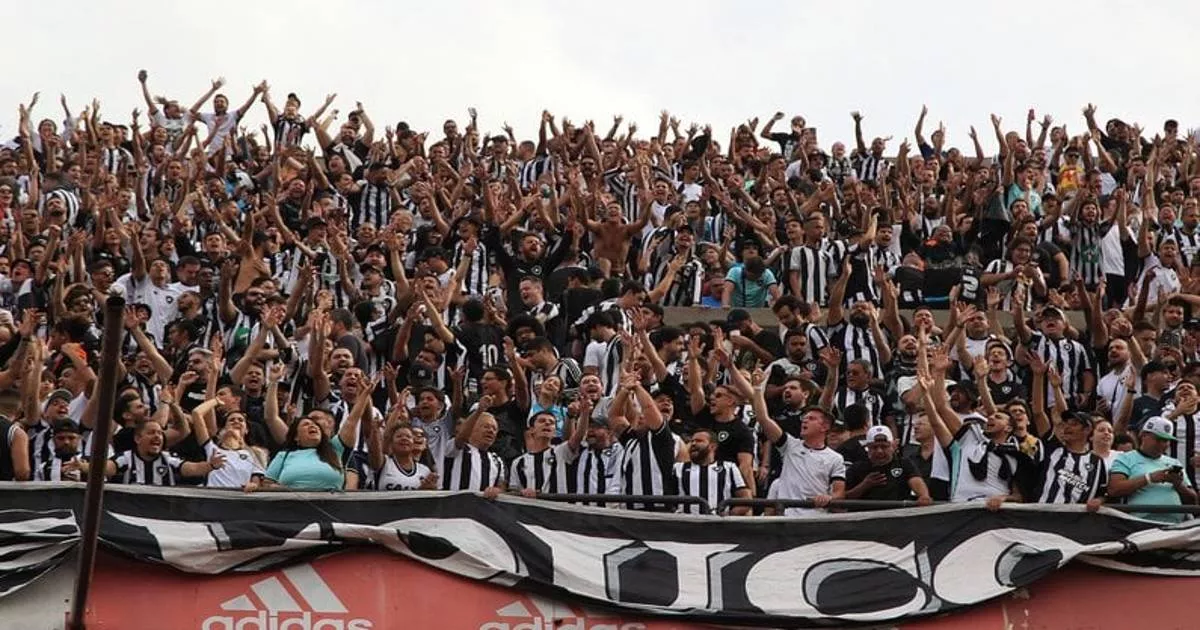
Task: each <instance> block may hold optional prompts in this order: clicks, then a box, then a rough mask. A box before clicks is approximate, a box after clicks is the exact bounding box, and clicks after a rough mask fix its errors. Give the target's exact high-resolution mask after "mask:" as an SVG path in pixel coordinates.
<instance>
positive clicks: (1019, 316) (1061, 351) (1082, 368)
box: [1013, 300, 1096, 409]
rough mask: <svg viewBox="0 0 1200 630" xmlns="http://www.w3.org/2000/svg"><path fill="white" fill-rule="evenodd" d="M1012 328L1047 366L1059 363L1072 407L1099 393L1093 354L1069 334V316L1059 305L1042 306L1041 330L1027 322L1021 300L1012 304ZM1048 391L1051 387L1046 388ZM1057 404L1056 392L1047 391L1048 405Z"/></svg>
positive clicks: (1084, 403) (1064, 388)
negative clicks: (1055, 400) (1034, 328)
mask: <svg viewBox="0 0 1200 630" xmlns="http://www.w3.org/2000/svg"><path fill="white" fill-rule="evenodd" d="M1013 327H1014V328H1015V329H1016V331H1017V337H1018V338H1019V339H1020V340H1021V343H1023V344H1026V345H1027V346H1028V347H1029V350H1030V352H1032V353H1034V354H1036V355H1038V356H1039V357H1041V359H1042V360H1043V361H1045V362H1046V363H1047V364H1048V365H1056V366H1059V370H1060V372H1059V373H1060V374H1061V375H1062V389H1063V393H1064V394H1066V396H1067V402H1068V405H1069V406H1087V405H1088V404H1090V400H1091V398H1092V395H1093V394H1095V393H1096V372H1095V369H1094V368H1093V366H1092V358H1091V354H1089V353H1088V351H1087V348H1084V346H1083V344H1081V343H1079V342H1078V341H1075V340H1074V339H1071V338H1069V337H1067V336H1066V332H1067V320H1066V316H1065V315H1064V314H1063V312H1062V311H1061V310H1059V308H1058V307H1057V306H1047V307H1045V308H1043V309H1042V313H1041V321H1040V323H1039V324H1038V328H1039V329H1038V330H1037V331H1032V330H1030V329H1029V326H1028V325H1027V324H1026V323H1025V308H1024V306H1023V305H1022V304H1020V303H1019V300H1017V301H1016V303H1014V304H1013ZM1047 389H1048V390H1049V389H1050V388H1047ZM1053 406H1054V392H1053V391H1047V392H1046V408H1047V409H1050V408H1051V407H1053Z"/></svg>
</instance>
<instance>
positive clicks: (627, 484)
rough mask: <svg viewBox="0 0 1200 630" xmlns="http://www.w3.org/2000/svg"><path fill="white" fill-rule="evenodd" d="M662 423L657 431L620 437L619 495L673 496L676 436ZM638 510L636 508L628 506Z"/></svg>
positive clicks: (632, 432)
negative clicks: (621, 452)
mask: <svg viewBox="0 0 1200 630" xmlns="http://www.w3.org/2000/svg"><path fill="white" fill-rule="evenodd" d="M668 424H669V423H667V422H664V423H663V425H662V426H661V427H659V428H658V430H657V431H644V432H642V433H637V432H635V431H633V430H632V429H630V430H627V431H626V432H625V434H624V435H622V436H621V444H622V445H624V447H625V453H624V456H623V458H622V461H621V493H622V494H627V495H638V494H640V495H653V496H669V495H673V494H675V489H674V481H675V479H674V476H673V474H672V469H671V465H672V464H673V463H674V462H675V449H676V444H675V439H676V438H675V434H674V433H672V432H671V428H670V426H668ZM630 507H631V508H633V509H638V508H639V507H640V505H639V504H631V505H630Z"/></svg>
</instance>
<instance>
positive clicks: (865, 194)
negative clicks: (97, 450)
mask: <svg viewBox="0 0 1200 630" xmlns="http://www.w3.org/2000/svg"><path fill="white" fill-rule="evenodd" d="M138 80H139V82H140V86H141V90H142V94H143V95H144V97H145V105H146V109H145V112H144V113H143V112H142V111H139V110H134V111H133V112H132V114H131V115H130V116H128V117H125V116H118V115H116V114H110V113H108V112H105V114H103V115H102V113H101V105H100V103H98V102H96V101H93V102H92V103H91V104H90V105H89V106H87V107H84V108H83V110H82V111H77V110H72V109H71V108H70V107H69V106H68V102H67V100H66V99H65V97H64V99H63V100H62V103H61V105H62V109H63V116H64V118H63V120H62V121H61V123H60V122H56V121H55V120H54V119H52V118H39V117H38V116H39V114H38V113H37V112H38V105H39V102H38V101H39V99H38V97H37V95H34V97H33V99H32V101H31V102H29V103H27V104H22V105H20V108H19V115H20V134H19V136H18V137H16V138H12V139H11V141H9V142H7V143H6V144H5V145H4V146H3V148H0V218H2V222H0V306H2V310H0V361H2V365H3V366H4V368H5V369H4V370H3V372H0V412H2V413H3V417H0V479H4V480H13V479H16V480H27V479H34V480H46V481H61V480H79V479H81V478H82V477H83V476H84V475H85V474H86V473H87V472H88V471H89V469H90V467H91V466H94V465H99V464H100V463H99V462H95V461H90V460H89V459H88V457H87V454H88V453H89V452H90V444H91V443H92V442H93V441H94V440H106V441H108V442H109V450H110V453H111V457H110V458H109V459H107V460H106V461H104V462H103V466H104V468H105V474H106V475H107V476H108V477H109V479H110V480H111V481H113V482H118V483H136V484H154V485H175V484H198V485H207V486H209V487H221V488H242V489H244V490H245V491H247V492H254V491H261V490H267V489H272V488H276V489H277V488H283V489H299V490H340V489H346V490H359V491H369V490H381V491H391V490H421V489H446V490H473V491H481V492H485V493H486V494H488V495H491V496H495V495H496V494H497V493H499V492H502V491H504V490H505V489H509V490H519V491H520V492H522V493H524V494H526V495H528V496H536V495H537V494H539V493H567V492H575V493H583V494H594V495H598V494H604V495H610V496H612V497H613V499H614V500H612V501H607V502H602V501H600V500H599V499H597V500H596V501H588V502H589V503H602V504H604V505H607V506H611V507H623V508H631V509H647V510H676V509H681V510H685V511H695V510H696V509H698V508H697V507H696V506H690V507H686V508H681V507H678V506H675V505H671V504H656V503H653V502H652V501H649V500H648V499H646V498H644V497H643V498H641V499H640V500H639V501H634V500H633V499H630V500H626V501H621V500H616V499H617V498H618V497H620V496H621V495H626V496H629V495H655V496H670V495H676V494H678V495H687V496H693V497H700V498H703V499H705V500H707V501H708V502H709V503H710V504H714V505H715V504H716V503H719V502H721V501H723V500H725V499H728V498H733V497H752V496H761V497H769V498H773V499H810V500H811V501H812V502H813V505H814V507H812V508H807V507H805V508H801V507H788V508H787V509H786V512H787V513H788V514H807V513H813V512H817V511H821V509H822V508H824V507H826V506H828V505H829V504H830V501H831V500H834V499H843V498H847V499H867V500H875V499H891V500H916V501H917V502H919V503H921V504H927V503H929V502H931V501H934V500H949V501H970V500H976V499H978V500H983V501H986V502H987V503H988V505H989V507H992V508H996V507H998V506H999V505H1000V504H1001V503H1002V502H1004V501H1027V502H1035V501H1041V502H1047V503H1087V504H1089V506H1091V507H1093V508H1094V507H1096V506H1098V505H1099V504H1101V503H1102V502H1104V501H1109V502H1115V501H1122V500H1124V501H1128V502H1131V503H1155V504H1171V503H1176V504H1177V503H1181V502H1187V503H1194V502H1195V501H1196V493H1195V492H1194V490H1193V488H1194V486H1195V482H1196V470H1197V466H1198V465H1200V453H1197V446H1198V445H1200V431H1198V430H1197V426H1198V421H1200V419H1198V417H1197V411H1198V403H1200V396H1198V395H1197V385H1196V384H1197V383H1198V382H1200V381H1198V380H1197V379H1198V377H1200V355H1198V353H1197V348H1198V342H1200V320H1198V319H1194V318H1193V315H1192V313H1193V310H1194V308H1195V305H1196V304H1197V303H1198V302H1200V297H1197V295H1196V294H1197V291H1196V289H1197V288H1198V286H1200V232H1198V231H1197V223H1198V222H1200V208H1198V207H1197V200H1198V198H1200V170H1198V169H1197V166H1196V140H1197V135H1196V134H1195V133H1192V132H1188V133H1186V134H1181V133H1180V130H1179V129H1178V125H1177V123H1175V122H1174V121H1167V122H1166V124H1165V126H1164V128H1163V130H1162V132H1160V133H1155V134H1154V135H1153V136H1152V137H1147V134H1146V133H1144V130H1143V129H1142V128H1140V127H1139V126H1137V125H1130V124H1127V123H1125V122H1123V121H1121V120H1119V119H1116V118H1113V119H1110V120H1108V121H1107V122H1106V123H1105V124H1104V127H1103V128H1101V126H1100V125H1099V123H1098V122H1097V120H1096V111H1097V109H1096V107H1094V106H1092V105H1088V106H1087V107H1086V108H1085V109H1084V110H1083V117H1082V118H1083V123H1084V125H1083V131H1082V132H1081V133H1079V134H1078V135H1071V134H1069V133H1068V132H1067V126H1066V125H1065V124H1063V125H1061V126H1054V122H1053V120H1052V119H1051V118H1050V117H1049V116H1045V117H1043V118H1041V119H1039V118H1038V117H1037V116H1036V115H1035V112H1034V111H1033V110H1030V112H1029V116H1028V119H1027V120H1026V121H1025V130H1024V135H1022V134H1021V133H1019V132H1017V131H1005V127H1004V125H1003V122H1002V121H1001V119H1000V118H998V117H996V116H994V115H993V116H992V117H991V124H992V130H993V131H994V134H995V137H996V141H997V143H998V145H999V150H998V153H997V154H996V155H994V156H991V157H989V156H987V155H985V152H984V150H983V148H982V146H981V139H980V138H979V136H978V135H977V134H976V132H975V129H974V128H972V129H971V130H970V136H969V137H970V140H971V149H970V150H969V151H967V152H964V151H961V150H960V149H958V148H955V147H949V146H947V135H948V134H947V131H946V130H945V129H944V128H943V127H942V126H941V125H939V127H938V128H937V129H936V130H935V131H933V132H932V133H931V134H930V135H929V138H928V141H927V140H926V137H925V136H924V128H925V119H926V111H925V110H924V109H922V110H921V112H920V116H919V118H918V119H917V123H916V129H915V130H914V137H915V144H910V143H909V142H908V141H907V140H905V141H904V142H901V143H899V145H898V147H896V148H895V149H889V147H888V144H889V142H891V138H890V137H886V138H885V137H876V138H873V139H872V140H871V141H870V142H869V143H868V142H867V141H866V136H864V121H865V120H866V119H865V118H864V116H862V115H861V114H859V113H858V112H853V113H852V114H851V116H850V120H848V121H847V122H848V123H850V122H852V123H853V132H854V143H853V145H851V146H850V148H849V149H848V148H847V145H846V144H844V143H842V142H833V143H832V144H828V143H824V144H823V143H822V141H821V140H820V139H818V137H817V133H816V130H815V129H812V128H809V127H807V126H806V122H805V120H804V118H803V117H802V116H792V117H791V118H790V119H787V116H786V115H785V114H784V113H782V112H780V113H776V114H774V115H773V116H772V117H770V118H769V119H768V120H767V121H766V123H765V124H761V125H760V124H759V119H758V118H754V119H751V120H749V121H747V122H746V123H745V124H741V125H738V126H737V127H735V128H733V129H731V130H730V134H729V137H728V138H727V139H725V138H718V137H717V136H716V135H715V133H714V130H712V129H711V128H710V127H707V126H706V127H700V126H698V125H695V124H693V125H690V126H687V127H686V128H685V127H683V126H682V123H681V122H680V121H679V120H677V119H675V118H673V117H671V116H670V115H669V113H668V112H666V111H664V112H663V113H662V116H661V118H660V120H659V124H658V127H657V130H656V131H655V133H654V135H651V136H648V137H639V136H638V135H637V132H638V128H637V126H636V125H635V124H633V123H630V124H628V125H627V126H625V125H623V120H622V118H621V117H620V116H617V117H615V118H614V119H613V122H612V126H611V128H610V129H608V130H607V132H604V131H603V130H602V129H599V128H597V126H596V125H595V124H594V123H593V122H591V121H586V122H582V123H580V124H574V123H572V122H571V121H569V120H567V119H565V118H561V117H556V116H555V115H554V114H552V113H550V112H548V111H544V112H542V113H541V119H540V122H539V127H538V135H537V138H536V140H519V139H518V138H517V137H516V136H515V135H514V133H513V130H512V129H511V128H510V127H509V126H508V125H507V124H505V125H504V127H503V128H504V133H503V134H500V135H495V136H490V137H489V136H486V135H481V132H480V125H479V123H478V117H477V113H476V111H475V110H474V109H471V110H469V118H468V119H467V120H466V121H465V125H463V126H461V127H460V125H459V123H458V122H456V121H455V120H446V122H445V123H444V125H443V127H442V129H441V133H440V136H439V135H438V134H436V133H435V134H430V133H429V132H425V131H418V130H415V129H412V128H411V127H410V126H409V125H408V124H407V123H405V122H397V123H396V124H395V125H387V126H385V128H384V131H383V134H382V135H381V134H379V133H378V130H377V128H376V126H375V122H374V121H373V119H372V116H370V115H369V114H368V113H367V110H366V109H365V108H364V107H363V105H362V104H361V103H358V104H356V105H355V107H354V108H353V110H352V111H350V112H349V113H348V114H347V115H346V116H345V119H344V120H341V117H340V115H339V112H338V111H337V110H336V109H333V108H334V106H335V103H336V100H337V99H336V98H335V96H334V95H331V96H329V97H327V98H325V99H324V101H323V102H322V103H321V104H320V105H319V106H318V107H316V108H315V111H312V113H311V114H310V115H308V116H305V115H304V114H302V113H301V111H302V110H304V105H303V104H302V102H301V100H300V98H299V97H298V96H297V95H296V94H288V95H287V96H286V98H285V100H283V102H282V103H279V102H278V101H277V100H276V99H275V97H274V93H273V92H272V89H271V86H269V85H268V84H267V83H266V82H263V83H261V84H259V85H256V86H253V87H251V88H249V92H250V94H249V96H248V97H247V98H246V100H245V101H244V102H243V103H242V104H241V105H240V106H239V107H237V108H236V109H231V103H230V101H229V99H228V98H227V97H226V96H225V95H224V94H221V93H219V92H220V90H221V89H222V87H223V82H222V81H221V80H216V81H213V82H212V85H211V88H210V89H209V90H207V91H206V92H205V93H204V94H203V95H201V96H200V97H199V98H198V99H197V100H196V101H195V103H194V104H192V105H191V106H190V107H184V106H183V105H181V104H180V103H179V102H178V101H175V100H173V99H169V98H162V97H155V96H152V92H151V91H150V89H149V87H148V77H147V75H146V73H145V72H144V71H143V72H141V73H140V74H139V75H138ZM210 101H211V102H210ZM260 104H261V106H262V107H264V108H265V110H266V113H267V115H268V119H269V121H270V124H269V125H264V126H263V127H262V128H261V130H259V131H254V130H249V129H247V128H246V127H245V126H244V124H243V123H244V118H245V116H246V115H247V113H248V112H249V111H250V110H251V109H252V108H255V107H259V106H260ZM281 106H282V107H281ZM785 120H786V121H787V122H785ZM784 125H786V128H782V129H781V127H784ZM848 127H849V125H848ZM1035 132H1036V133H1035ZM722 141H723V142H724V144H723V143H722ZM310 143H312V144H313V145H315V147H317V149H318V150H317V151H314V150H313V149H310V148H308V146H309V144H310ZM914 147H915V149H916V151H915V152H914V151H913V149H914ZM968 154H971V155H970V156H969V155H968ZM112 294H119V295H122V296H124V298H125V300H126V302H127V304H128V307H127V308H126V311H125V313H124V319H123V322H122V323H123V327H124V330H125V331H126V335H125V337H124V339H123V340H122V341H121V345H122V349H123V355H124V364H123V367H122V370H121V381H120V385H119V391H118V393H117V402H116V405H115V409H114V410H113V412H112V419H113V421H114V425H115V426H114V428H113V431H112V434H111V435H103V436H102V435H97V434H94V433H93V432H92V428H93V427H95V426H96V406H97V405H96V401H97V396H96V391H95V388H96V383H97V376H96V370H97V365H98V355H99V350H100V347H101V339H100V330H101V327H102V324H103V322H102V319H103V308H104V303H105V300H106V298H107V297H108V296H110V295H112ZM677 306H705V307H726V308H725V309H723V310H714V311H712V313H713V314H714V315H713V316H712V317H703V316H701V320H702V321H693V322H691V323H687V324H684V325H681V326H673V325H666V323H665V322H664V317H665V316H666V315H667V314H668V311H664V307H677ZM763 307H769V308H770V310H771V312H772V313H773V315H774V320H775V321H776V322H777V325H776V324H775V323H772V324H771V325H770V326H767V327H764V326H763V323H764V321H765V320H764V319H763V317H762V313H763V312H764V311H755V310H754V309H759V308H763ZM934 309H938V310H937V312H936V314H938V317H935V310H934ZM1002 312H1003V313H1009V314H1011V323H1012V326H1011V327H1005V326H1003V325H1002V323H1001V322H1002V318H1001V317H1000V314H1001V313H1002ZM768 317H769V315H768ZM1007 318H1008V317H1007V315H1006V316H1005V318H1004V319H1005V320H1007ZM939 322H940V323H939ZM104 411H105V412H107V410H104ZM734 511H735V513H748V512H749V509H748V508H745V507H741V508H736V509H735V510H734ZM767 511H768V512H770V511H771V510H767ZM1155 517H1156V518H1165V519H1177V518H1180V517H1179V516H1173V515H1165V516H1164V515H1155Z"/></svg>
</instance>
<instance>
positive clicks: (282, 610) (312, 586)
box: [200, 564, 375, 630]
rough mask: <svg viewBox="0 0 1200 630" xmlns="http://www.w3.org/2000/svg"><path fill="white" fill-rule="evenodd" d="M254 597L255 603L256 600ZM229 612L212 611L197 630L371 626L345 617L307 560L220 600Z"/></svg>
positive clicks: (361, 629) (353, 629) (355, 629)
mask: <svg viewBox="0 0 1200 630" xmlns="http://www.w3.org/2000/svg"><path fill="white" fill-rule="evenodd" d="M296 596H299V599H300V600H302V601H303V603H301V601H298V600H297V597H296ZM256 601H257V603H256ZM221 610H223V611H225V612H229V613H235V614H231V615H213V616H211V617H208V618H206V619H205V620H204V623H203V625H201V626H200V629H201V630H371V629H372V628H374V627H375V626H374V624H373V623H372V622H371V620H369V619H349V618H348V617H349V611H347V610H346V605H345V604H343V603H342V600H341V599H339V598H338V596H337V594H335V593H334V592H333V590H332V589H330V588H329V585H328V584H326V583H325V580H323V579H322V578H321V576H320V574H318V573H317V571H316V569H314V568H313V566H312V565H311V564H301V565H297V566H294V567H288V568H286V569H283V571H282V575H281V576H272V577H269V578H266V579H264V580H259V581H257V582H255V583H254V584H251V585H250V592H249V593H245V594H243V595H238V596H237V597H234V598H233V599H230V600H227V601H225V602H222V604H221Z"/></svg>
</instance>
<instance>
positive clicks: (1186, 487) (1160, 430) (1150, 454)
mask: <svg viewBox="0 0 1200 630" xmlns="http://www.w3.org/2000/svg"><path fill="white" fill-rule="evenodd" d="M1178 439H1179V438H1177V437H1175V425H1174V424H1173V423H1172V422H1171V421H1170V420H1167V419H1166V418H1161V417H1158V416H1155V417H1153V418H1150V419H1148V420H1146V422H1145V423H1144V424H1143V425H1142V427H1141V430H1140V431H1139V432H1138V442H1137V450H1133V451H1128V452H1125V453H1122V454H1121V455H1120V456H1118V457H1117V459H1116V461H1115V462H1113V465H1112V471H1111V475H1110V476H1109V480H1108V496H1109V497H1112V498H1114V499H1116V498H1122V497H1127V498H1126V499H1125V502H1126V503H1127V504H1130V505H1195V504H1196V491H1195V489H1194V488H1192V487H1191V484H1190V482H1189V481H1188V478H1187V477H1186V476H1184V473H1183V463H1182V462H1180V461H1179V460H1177V459H1175V458H1174V457H1171V456H1170V455H1167V449H1168V444H1169V443H1170V442H1174V441H1176V440H1178ZM1133 516H1136V517H1139V518H1144V519H1149V520H1152V521H1160V522H1166V523H1178V522H1181V521H1182V520H1183V519H1184V514H1182V513H1176V514H1146V513H1137V512H1134V513H1133Z"/></svg>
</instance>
